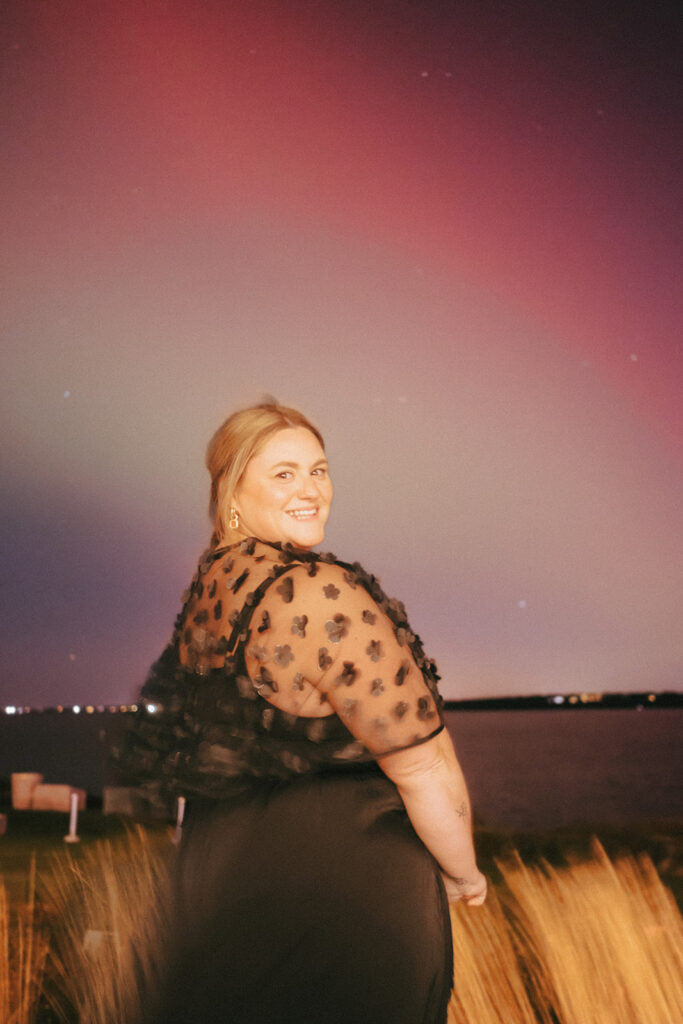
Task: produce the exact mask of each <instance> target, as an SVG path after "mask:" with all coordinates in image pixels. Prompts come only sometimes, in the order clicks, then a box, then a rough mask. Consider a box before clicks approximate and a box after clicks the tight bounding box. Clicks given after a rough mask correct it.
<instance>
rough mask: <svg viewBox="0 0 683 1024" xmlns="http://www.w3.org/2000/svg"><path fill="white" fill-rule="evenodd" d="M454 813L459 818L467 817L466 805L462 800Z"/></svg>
mask: <svg viewBox="0 0 683 1024" xmlns="http://www.w3.org/2000/svg"><path fill="white" fill-rule="evenodd" d="M455 813H456V814H457V815H458V817H459V818H466V817H467V804H466V803H465V801H464V800H463V802H462V803H461V804H460V806H459V807H458V808H457V809H456V812H455Z"/></svg>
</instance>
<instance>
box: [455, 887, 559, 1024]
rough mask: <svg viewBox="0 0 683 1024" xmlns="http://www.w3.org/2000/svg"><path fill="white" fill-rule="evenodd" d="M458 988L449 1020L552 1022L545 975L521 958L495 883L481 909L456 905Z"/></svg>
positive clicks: (462, 1023) (483, 1023)
mask: <svg viewBox="0 0 683 1024" xmlns="http://www.w3.org/2000/svg"><path fill="white" fill-rule="evenodd" d="M451 926H452V929H453V953H454V978H455V982H454V986H453V994H452V996H451V1001H450V1005H449V1008H448V1024H494V1022H495V1024H500V1022H502V1021H505V1022H509V1024H513V1022H514V1024H550V1021H551V1017H550V1016H549V1014H547V1013H545V1012H544V1013H543V1014H542V1015H538V1016H537V1014H536V1013H535V1011H534V1005H536V1006H539V1007H540V1006H544V1005H547V1004H548V1003H547V1000H546V998H545V992H544V990H543V976H542V974H541V972H540V970H539V969H538V967H537V966H536V965H535V964H534V963H533V962H532V958H529V960H528V962H527V963H526V964H525V965H523V964H522V963H521V961H520V959H519V957H518V951H517V942H516V936H515V933H514V928H513V926H512V925H511V922H510V918H509V916H508V915H506V912H505V910H504V909H503V905H502V903H501V901H500V899H499V897H498V895H497V893H496V890H495V889H494V888H493V887H492V888H491V889H490V890H489V896H488V899H487V901H486V903H485V904H484V905H483V906H481V907H471V908H466V907H461V906H458V905H457V904H456V905H454V906H452V907H451Z"/></svg>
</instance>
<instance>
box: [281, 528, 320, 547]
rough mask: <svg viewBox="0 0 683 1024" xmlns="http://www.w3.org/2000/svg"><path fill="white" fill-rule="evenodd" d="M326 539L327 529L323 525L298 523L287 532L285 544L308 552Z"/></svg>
mask: <svg viewBox="0 0 683 1024" xmlns="http://www.w3.org/2000/svg"><path fill="white" fill-rule="evenodd" d="M324 539H325V528H324V526H323V524H322V523H320V522H315V523H297V524H296V526H295V527H294V528H291V529H289V530H287V537H286V538H285V543H287V544H291V545H292V546H293V547H295V548H300V549H301V550H302V551H307V550H308V549H309V548H314V547H317V546H318V544H322V542H323V540H324Z"/></svg>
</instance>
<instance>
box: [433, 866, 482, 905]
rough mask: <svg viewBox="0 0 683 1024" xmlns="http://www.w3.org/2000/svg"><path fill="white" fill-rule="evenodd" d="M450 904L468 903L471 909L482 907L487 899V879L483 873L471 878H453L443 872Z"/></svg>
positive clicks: (479, 872) (478, 872)
mask: <svg viewBox="0 0 683 1024" xmlns="http://www.w3.org/2000/svg"><path fill="white" fill-rule="evenodd" d="M441 877H442V878H443V881H444V885H445V886H446V895H447V896H448V902H449V903H466V904H467V905H468V906H469V907H480V906H481V905H482V903H483V902H484V900H485V899H486V889H487V886H486V879H485V877H484V876H483V875H482V873H481V871H477V873H476V875H474V876H472V877H471V878H453V876H452V875H447V874H446V872H445V871H442V872H441Z"/></svg>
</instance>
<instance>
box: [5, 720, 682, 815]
mask: <svg viewBox="0 0 683 1024" xmlns="http://www.w3.org/2000/svg"><path fill="white" fill-rule="evenodd" d="M446 722H447V726H448V728H449V731H450V733H451V735H452V736H453V740H454V742H455V746H456V750H457V752H458V756H459V758H460V761H461V763H462V766H463V768H464V771H465V774H466V777H467V780H468V784H469V788H470V793H471V796H472V802H473V804H474V810H475V815H476V818H477V819H478V820H479V821H481V822H482V824H485V825H489V826H491V827H509V828H519V829H537V828H552V827H554V826H557V827H560V826H565V825H575V824H584V823H601V824H628V823H634V822H644V821H652V820H656V819H661V818H678V819H683V786H682V785H681V777H682V771H681V769H682V768H683V763H682V762H683V756H682V754H681V749H682V746H681V741H680V737H681V735H682V734H683V729H682V726H683V709H681V708H645V709H644V710H642V711H636V710H633V709H625V708H624V709H622V708H619V709H599V710H598V709H590V710H589V709H583V708H582V709H562V710H547V711H546V710H543V711H448V712H446ZM121 724H122V716H121V715H112V714H97V713H96V714H93V715H84V714H81V715H74V714H71V713H68V714H67V713H65V714H61V715H60V714H57V713H54V712H53V713H43V714H37V713H32V714H30V715H21V716H6V715H0V785H2V783H3V780H4V789H5V800H7V788H8V783H9V776H10V774H11V772H15V771H38V772H42V773H43V775H44V776H45V781H46V782H63V783H69V784H70V785H72V786H79V787H81V788H84V789H86V790H87V791H88V793H89V794H90V795H93V796H97V795H99V794H101V792H102V787H103V785H106V784H107V783H111V782H114V781H115V780H114V778H113V777H112V776H111V775H110V774H109V773H108V771H107V769H106V751H107V748H108V745H109V744H110V743H111V742H112V739H113V737H114V736H115V735H116V733H117V732H118V730H119V729H120V727H121ZM2 796H3V794H2V792H1V791H0V798H2Z"/></svg>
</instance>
